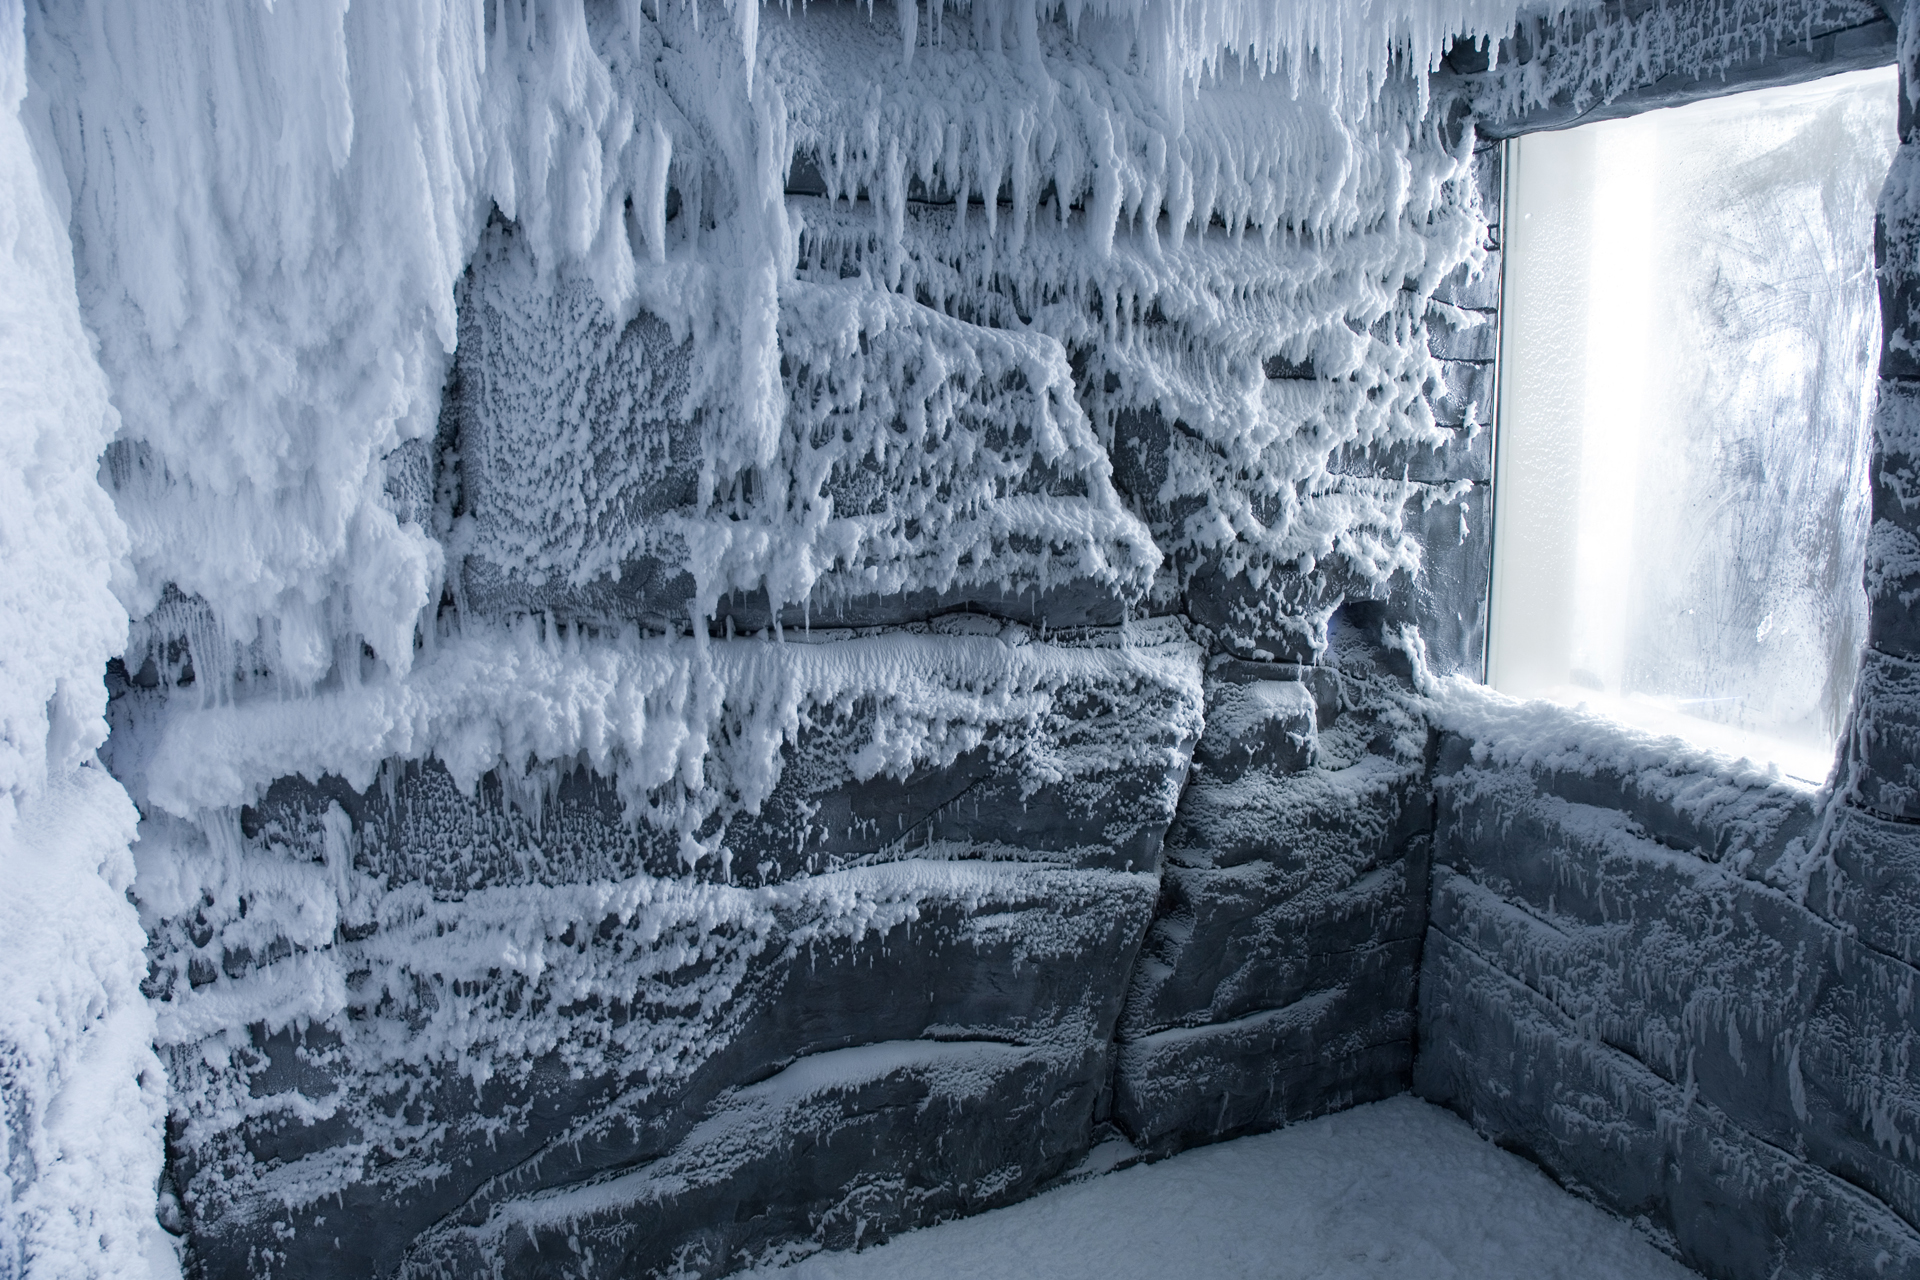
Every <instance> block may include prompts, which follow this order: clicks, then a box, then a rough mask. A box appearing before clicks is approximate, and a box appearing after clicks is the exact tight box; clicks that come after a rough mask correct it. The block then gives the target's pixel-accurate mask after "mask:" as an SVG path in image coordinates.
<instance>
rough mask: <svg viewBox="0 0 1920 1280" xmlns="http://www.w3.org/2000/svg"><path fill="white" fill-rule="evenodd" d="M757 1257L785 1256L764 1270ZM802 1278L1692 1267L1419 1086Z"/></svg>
mask: <svg viewBox="0 0 1920 1280" xmlns="http://www.w3.org/2000/svg"><path fill="white" fill-rule="evenodd" d="M753 1274H762V1275H764V1274H774V1273H771V1272H756V1273H753ZM778 1274H782V1275H790V1276H793V1277H795V1280H864V1278H866V1277H872V1278H873V1280H882V1278H884V1280H974V1278H975V1277H979V1278H980V1280H1001V1278H1002V1277H1005V1276H1045V1277H1047V1280H1161V1278H1162V1277H1167V1276H1206V1277H1209V1280H1237V1278H1239V1277H1245V1278H1246V1280H1256V1278H1257V1280H1307V1278H1308V1277H1312V1278H1313V1280H1431V1278H1432V1277H1436V1276H1473V1277H1475V1278H1476V1280H1686V1278H1689V1277H1693V1276H1694V1275H1695V1273H1694V1272H1692V1271H1689V1270H1688V1269H1687V1268H1685V1267H1683V1266H1681V1265H1680V1264H1679V1263H1677V1262H1674V1261H1673V1260H1672V1259H1670V1258H1668V1257H1667V1256H1665V1255H1664V1254H1662V1253H1660V1252H1659V1251H1658V1250H1656V1249H1655V1248H1654V1247H1653V1246H1652V1245H1650V1244H1648V1243H1647V1241H1646V1240H1645V1239H1644V1238H1643V1237H1641V1236H1640V1235H1639V1234H1637V1233H1636V1232H1635V1230H1634V1229H1633V1228H1632V1227H1631V1226H1629V1225H1628V1224H1627V1223H1625V1222H1623V1221H1621V1220H1620V1219H1618V1218H1615V1217H1613V1216H1611V1215H1609V1214H1607V1213H1606V1212H1604V1211H1603V1210H1601V1209H1598V1208H1595V1207H1594V1206H1593V1205H1590V1204H1587V1203H1585V1202H1583V1201H1580V1200H1577V1199H1575V1198H1574V1197H1573V1196H1571V1195H1568V1194H1567V1193H1566V1192H1564V1191H1562V1190H1560V1189H1559V1188H1558V1187H1556V1186H1554V1185H1553V1184H1552V1183H1551V1182H1549V1181H1548V1180H1547V1179H1546V1177H1545V1176H1544V1175H1543V1174H1542V1173H1541V1172H1540V1171H1539V1170H1538V1169H1537V1168H1535V1167H1534V1166H1532V1165H1530V1164H1528V1163H1527V1162H1526V1161H1524V1160H1522V1159H1520V1158H1519V1157H1518V1156H1513V1155H1509V1154H1508V1153H1506V1152H1504V1151H1501V1150H1499V1149H1498V1148H1497V1147H1495V1146H1493V1145H1492V1144H1491V1143H1489V1142H1486V1141H1484V1140H1482V1139H1481V1138H1479V1137H1477V1136H1476V1135H1475V1134H1474V1133H1473V1131H1472V1130H1471V1129H1469V1128H1468V1127H1467V1126H1466V1125H1465V1124H1464V1123H1462V1122H1461V1121H1460V1120H1458V1119H1456V1118H1455V1117H1453V1116H1452V1115H1450V1114H1448V1113H1447V1112H1445V1111H1442V1110H1440V1109H1439V1108H1438V1107H1434V1106H1430V1105H1428V1104H1427V1103H1423V1102H1418V1101H1415V1100H1414V1099H1412V1098H1410V1097H1400V1098H1394V1099H1392V1100H1390V1101H1387V1102H1377V1103H1373V1104H1371V1105H1369V1106H1363V1107H1355V1108H1353V1109H1352V1110H1350V1111H1342V1112H1340V1113H1339V1114H1337V1115H1332V1116H1328V1117H1326V1118H1325V1119H1321V1120H1312V1121H1308V1122H1307V1123H1305V1124H1298V1125H1294V1126H1292V1127H1290V1128H1286V1129H1282V1130H1280V1131H1279V1132H1277V1133H1269V1134H1263V1135H1261V1136H1259V1137H1253V1138H1241V1139H1239V1140H1237V1141H1234V1142H1224V1143H1220V1144H1218V1145H1216V1146H1210V1147H1203V1148H1201V1149H1199V1150H1197V1151H1189V1152H1186V1153H1185V1154H1183V1155H1179V1156H1176V1157H1174V1158H1173V1159H1171V1160H1166V1161H1162V1162H1161V1163H1159V1164H1152V1165H1135V1166H1134V1167H1132V1168H1129V1169H1124V1170H1121V1171H1120V1172H1118V1173H1112V1174H1108V1175H1106V1176H1104V1177H1096V1178H1091V1179H1088V1180H1086V1181H1084V1182H1079V1183H1075V1184H1074V1185H1072V1186H1068V1187H1062V1188H1060V1189H1059V1190H1056V1191H1053V1192H1050V1193H1048V1194H1046V1195H1042V1196H1039V1197H1036V1198H1035V1199H1032V1200H1029V1201H1027V1202H1025V1203H1024V1204H1017V1205H1014V1206H1012V1207H1010V1208H1006V1209H998V1210H995V1211H993V1212H991V1213H985V1214H982V1215H980V1216H979V1217H977V1218H969V1219H966V1220H964V1221H961V1222H949V1223H945V1224H943V1225H941V1226H937V1227H930V1228H927V1229H925V1230H922V1231H914V1232H909V1233H907V1234H905V1235H902V1236H898V1237H896V1238H895V1239H894V1240H892V1241H891V1242H889V1243H887V1244H884V1245H881V1246H879V1247H878V1248H874V1249H869V1250H867V1251H866V1252H864V1253H859V1254H848V1253H827V1254H816V1255H815V1256H813V1257H811V1258H808V1259H806V1260H805V1261H803V1262H801V1263H799V1264H798V1265H796V1266H793V1267H790V1268H787V1269H785V1270H783V1271H781V1272H779V1273H778Z"/></svg>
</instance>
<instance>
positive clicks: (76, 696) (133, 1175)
mask: <svg viewBox="0 0 1920 1280" xmlns="http://www.w3.org/2000/svg"><path fill="white" fill-rule="evenodd" d="M23 23H24V18H23V14H22V11H21V6H20V5H19V4H18V3H17V0H0V884H4V886H5V889H4V892H0V974H4V975H5V981H4V983H0V1274H4V1275H7V1276H26V1277H32V1278H35V1280H37V1278H39V1277H47V1278H49V1280H52V1278H54V1277H59V1278H60V1280H67V1278H69V1277H116V1278H117V1277H129V1276H139V1275H144V1274H147V1273H148V1271H149V1262H150V1260H151V1261H152V1262H153V1263H154V1271H155V1273H156V1274H162V1275H164V1274H166V1273H167V1271H168V1270H171V1271H172V1272H173V1273H174V1274H175V1275H177V1274H178V1261H177V1259H176V1258H175V1257H174V1254H173V1250H172V1248H171V1246H170V1244H168V1243H167V1240H166V1237H165V1236H164V1235H163V1234H162V1233H161V1231H160V1229H159V1227H158V1225H157V1224H156V1222H155V1220H154V1192H155V1187H156V1183H157V1181H158V1179H159V1176H160V1165H161V1145H160V1144H161V1123H162V1118H163V1115H164V1102H163V1099H164V1094H165V1087H166V1086H165V1078H164V1075H163V1073H162V1070H161V1066H160V1062H159V1060H158V1059H157V1058H156V1057H155V1056H154V1052H153V1014H152V1012H151V1011H150V1010H149V1009H148V1008H147V1005H146V1002H145V1001H144V1000H143V999H142V998H141V995H140V990H139V983H140V980H141V978H142V977H143V976H144V974H145V971H146V961H145V957H144V956H143V955H142V953H141V951H142V947H143V945H144V943H145V941H146V940H145V938H144V936H143V935H142V934H141V932H140V927H139V923H138V920H137V918H136V916H135V913H134V909H133V907H132V906H131V904H129V902H128V901H127V898H126V893H127V889H128V888H129V886H130V885H131V884H132V882H133V860H132V858H131V857H129V856H128V852H127V845H128V843H129V841H130V840H131V839H132V838H133V834H134V822H135V814H134V810H133V806H132V805H131V804H129V803H128V801H127V795H126V792H125V791H123V790H122V789H121V788H120V786H119V784H118V783H116V782H114V781H113V780H112V779H111V778H109V777H108V776H107V775H106V773H105V772H104V771H103V770H101V769H99V768H98V767H97V766H95V765H94V764H93V763H92V757H93V752H94V749H95V748H96V747H98V746H99V745H100V743H101V742H102V741H103V740H104V739H105V737H106V726H105V723H104V722H103V720H102V718H101V711H102V709H103V707H104V705H105V702H106V695H105V689H104V688H103V686H102V683H101V678H100V673H101V670H102V669H103V667H104V666H105V664H106V660H107V658H108V657H109V656H111V655H112V654H114V653H116V652H118V650H119V649H120V647H121V645H122V644H124V643H125V640H126V625H127V620H126V614H125V612H124V610H123V609H122V608H121V606H120V604H119V602H118V601H117V600H116V599H115V597H114V594H113V590H112V588H113V586H114V585H115V583H114V579H115V576H116V574H118V573H121V572H122V568H121V560H122V557H123V556H124V554H125V550H126V532H125V530H124V529H123V528H122V527H121V524H120V521H119V519H118V518H117V517H116V516H115V515H114V513H113V509H112V506H111V505H110V504H109V502H108V500H107V495H106V494H105V493H104V492H103V491H102V490H101V488H100V486H99V484H98V483H97V481H96V480H95V471H96V467H97V465H98V462H99V458H100V451H101V449H102V448H103V447H104V446H105V444H106V442H107V440H108V438H109V437H110V436H111V435H112V433H113V431H114V428H115V426H116V425H117V421H118V420H117V417H116V415H115V414H114V411H113V409H112V407H111V406H110V405H109V403H108V400H107V381H106V378H105V377H104V376H103V375H102V374H101V371H100V368H99V366H98V365H97V364H96V363H95V361H94V356H93V350H92V346H91V343H90V341H89V339H88V336H87V333H86V331H85V330H84V329H83V328H82V326H81V321H80V311H79V304H78V301H77V300H76V298H75V294H74V285H73V262H72V258H71V255H70V251H69V247H68V242H67V236H66V233H65V229H64V223H65V216H64V212H63V210H62V209H61V208H60V207H59V206H60V203H61V201H62V200H63V199H64V190H63V188H64V183H63V182H61V180H60V178H59V175H58V173H57V171H55V172H52V173H48V172H47V171H45V170H43V169H42V168H41V167H40V166H39V165H38V164H37V162H36V157H35V152H34V148H33V145H32V144H31V143H30V142H29V139H28V134H27V131H26V129H25V128H23V126H22V123H21V118H20V114H19V108H20V103H21V100H22V97H23V95H25V93H26V90H27V82H26V72H25V58H24V54H25V49H24V38H23V34H22V32H23ZM49 179H51V181H49ZM56 188H61V189H56Z"/></svg>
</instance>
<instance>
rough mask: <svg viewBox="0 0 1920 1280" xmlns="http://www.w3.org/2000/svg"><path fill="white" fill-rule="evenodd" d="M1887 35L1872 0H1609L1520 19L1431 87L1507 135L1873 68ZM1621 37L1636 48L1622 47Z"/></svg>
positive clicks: (1890, 46) (1490, 130)
mask: <svg viewBox="0 0 1920 1280" xmlns="http://www.w3.org/2000/svg"><path fill="white" fill-rule="evenodd" d="M1895 43H1896V31H1895V27H1894V23H1893V22H1892V21H1891V20H1890V19H1889V18H1888V16H1887V14H1886V12H1885V10H1884V9H1883V8H1882V7H1881V6H1880V5H1878V4H1876V3H1874V0H1839V2H1837V3H1836V2H1835V0H1783V2H1782V3H1779V4H1775V5H1771V6H1768V7H1766V8H1764V9H1748V8H1742V7H1740V6H1736V5H1732V4H1728V3H1724V2H1723V0H1694V2H1689V3H1684V4H1667V5H1642V4H1620V3H1613V4H1606V5H1601V6H1595V7H1593V8H1591V9H1587V10H1584V11H1579V10H1576V11H1574V12H1572V13H1568V14H1565V15H1563V16H1561V17H1560V18H1558V19H1556V20H1555V21H1553V22H1551V23H1548V22H1529V23H1523V24H1521V25H1520V26H1519V27H1518V28H1516V30H1515V32H1514V34H1513V35H1512V36H1511V37H1509V38H1508V39H1506V40H1503V41H1501V43H1500V52H1499V55H1498V57H1496V58H1495V59H1493V62H1492V66H1491V67H1490V69H1488V70H1484V71H1477V72H1466V71H1453V70H1443V71H1442V72H1440V73H1439V74H1437V75H1435V76H1434V77H1433V88H1432V92H1433V93H1434V94H1436V95H1440V94H1456V93H1457V94H1461V95H1464V96H1465V97H1467V98H1468V99H1469V100H1470V101H1471V102H1472V103H1473V104H1474V106H1475V111H1476V115H1477V119H1476V122H1475V123H1476V125H1477V126H1478V131H1479V133H1480V134H1481V136H1483V137H1488V138H1510V137H1515V136H1518V135H1519V134H1523V133H1532V132H1535V131H1537V130H1542V129H1565V128H1568V127H1570V126H1573V125H1576V124H1588V123H1592V122H1594V121H1599V120H1612V119H1618V118H1619V117H1622V116H1628V115H1636V114H1638V113H1640V112H1642V111H1652V110H1657V109H1659V108H1662V107H1677V106H1683V105H1685V104H1686V103H1689V102H1698V101H1701V100H1703V99H1707V98H1716V97H1722V96H1724V95H1726V94H1730V93H1739V92H1742V91H1744V90H1748V89H1762V88H1767V87H1770V86H1776V85H1790V84H1800V83H1803V82H1805V81H1808V80H1816V79H1819V78H1821V77H1822V76H1829V75H1834V74H1836V73H1838V72H1842V71H1853V70H1859V69H1864V68H1867V67H1882V66H1885V65H1886V64H1888V63H1889V62H1892V61H1893V60H1894V54H1895ZM1622 48H1636V49H1640V50H1644V53H1642V54H1641V55H1640V56H1637V57H1633V58H1631V59H1629V58H1623V57H1621V56H1619V54H1618V52H1617V51H1618V50H1619V49H1622ZM1601 51H1606V52H1601ZM1596 55H1598V56H1596ZM1543 99H1544V101H1543Z"/></svg>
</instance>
